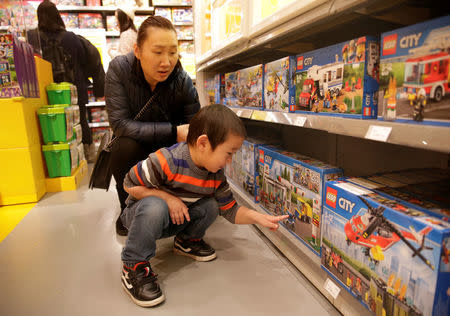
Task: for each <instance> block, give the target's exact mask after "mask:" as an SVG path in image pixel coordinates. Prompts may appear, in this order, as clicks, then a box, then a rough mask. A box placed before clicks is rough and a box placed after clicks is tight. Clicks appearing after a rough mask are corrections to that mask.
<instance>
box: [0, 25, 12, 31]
mask: <svg viewBox="0 0 450 316" xmlns="http://www.w3.org/2000/svg"><path fill="white" fill-rule="evenodd" d="M9 27H10V26H7V25H5V26H0V31H7V30H8V29H9Z"/></svg>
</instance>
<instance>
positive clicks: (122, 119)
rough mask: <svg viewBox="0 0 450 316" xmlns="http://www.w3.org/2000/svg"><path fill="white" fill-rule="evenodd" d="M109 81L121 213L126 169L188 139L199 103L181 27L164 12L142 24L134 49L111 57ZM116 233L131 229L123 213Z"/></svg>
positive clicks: (108, 100)
mask: <svg viewBox="0 0 450 316" xmlns="http://www.w3.org/2000/svg"><path fill="white" fill-rule="evenodd" d="M105 81H106V83H105V101H106V109H107V112H108V118H109V122H110V125H111V128H112V130H113V132H114V135H115V136H116V137H117V138H118V140H117V141H116V142H115V144H114V146H113V148H112V154H111V172H112V174H113V176H114V179H115V181H116V188H117V194H118V197H119V202H120V209H121V214H122V212H123V210H124V209H125V207H126V203H125V200H126V199H127V197H128V194H127V192H125V190H124V188H123V180H124V178H125V175H126V174H127V172H128V171H129V170H130V168H131V167H132V166H134V165H135V164H136V163H137V162H138V161H140V160H142V159H145V158H146V157H147V156H148V155H149V154H150V153H151V152H153V151H155V150H156V149H158V148H160V147H164V146H170V145H172V144H175V143H177V142H182V141H185V140H186V135H187V131H188V127H189V125H187V124H188V123H189V121H190V119H191V118H192V117H193V116H194V114H195V113H197V111H198V110H199V109H200V103H199V99H198V94H197V90H196V89H195V87H194V85H193V83H192V80H191V78H190V77H189V75H188V74H187V73H186V72H185V71H184V70H183V68H182V66H181V63H180V60H179V54H178V40H177V33H176V30H175V28H174V26H173V25H172V23H171V22H170V21H169V20H167V19H165V18H163V17H160V16H150V17H148V18H147V19H146V20H145V21H144V22H143V23H142V25H141V27H140V28H139V31H138V35H137V41H136V44H135V45H134V51H133V52H132V53H129V54H127V55H120V56H117V57H116V58H114V59H113V60H112V61H111V62H110V64H109V68H108V71H107V73H106V80H105ZM155 93H156V94H157V97H155V100H154V102H153V103H152V104H151V105H150V107H149V108H148V109H147V110H146V112H145V113H144V115H143V116H142V118H141V120H140V121H134V120H133V118H134V117H135V116H136V115H137V114H138V113H139V111H140V110H141V109H142V108H143V107H144V106H145V104H146V103H147V101H148V100H149V99H150V97H151V96H152V95H154V94H155ZM116 232H117V233H118V234H119V235H126V234H127V229H126V228H125V227H124V226H123V224H122V220H121V217H120V216H119V217H118V218H117V221H116Z"/></svg>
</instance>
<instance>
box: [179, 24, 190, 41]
mask: <svg viewBox="0 0 450 316" xmlns="http://www.w3.org/2000/svg"><path fill="white" fill-rule="evenodd" d="M175 29H176V30H177V36H178V39H179V40H184V39H187V40H191V39H193V38H194V27H192V26H175Z"/></svg>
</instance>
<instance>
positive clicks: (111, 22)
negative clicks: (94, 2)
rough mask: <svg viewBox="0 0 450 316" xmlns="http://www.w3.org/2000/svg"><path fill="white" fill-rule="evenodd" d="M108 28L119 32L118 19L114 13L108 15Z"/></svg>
mask: <svg viewBox="0 0 450 316" xmlns="http://www.w3.org/2000/svg"><path fill="white" fill-rule="evenodd" d="M106 30H107V31H116V32H119V24H117V19H116V17H115V16H114V15H107V16H106Z"/></svg>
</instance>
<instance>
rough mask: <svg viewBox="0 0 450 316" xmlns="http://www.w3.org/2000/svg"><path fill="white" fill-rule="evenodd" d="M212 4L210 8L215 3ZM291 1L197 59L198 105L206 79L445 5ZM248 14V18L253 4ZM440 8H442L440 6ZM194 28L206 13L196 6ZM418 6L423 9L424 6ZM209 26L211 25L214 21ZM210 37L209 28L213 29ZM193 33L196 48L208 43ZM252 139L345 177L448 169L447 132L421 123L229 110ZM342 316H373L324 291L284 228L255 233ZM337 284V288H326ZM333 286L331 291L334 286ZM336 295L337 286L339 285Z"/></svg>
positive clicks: (318, 272) (308, 257) (312, 259)
mask: <svg viewBox="0 0 450 316" xmlns="http://www.w3.org/2000/svg"><path fill="white" fill-rule="evenodd" d="M213 2H214V1H213ZM299 2H300V1H297V2H295V4H294V5H291V6H289V8H288V9H287V10H285V11H286V12H281V13H280V15H273V16H269V17H268V18H266V19H263V20H261V21H259V22H258V23H255V24H254V25H253V26H252V25H251V26H250V28H249V33H248V34H247V38H246V40H244V41H240V40H237V41H235V42H230V43H227V46H226V47H218V48H214V47H213V48H212V49H210V50H209V51H206V52H205V51H202V52H201V54H200V53H198V54H197V55H196V66H197V80H198V82H200V84H198V85H197V90H198V92H199V96H200V100H201V103H202V104H208V103H209V102H208V94H207V92H206V89H205V87H204V85H203V82H204V81H205V79H212V78H213V76H214V75H215V74H219V73H227V72H232V71H236V70H238V69H242V68H246V67H249V66H253V65H257V64H264V63H268V62H271V61H273V60H277V59H279V58H282V57H286V56H289V55H295V54H300V53H303V52H307V51H311V50H314V49H318V48H322V47H326V46H329V45H333V44H336V43H340V42H344V41H346V40H349V39H352V38H356V37H358V36H364V35H371V34H372V35H376V34H380V33H382V32H386V31H389V30H393V29H397V28H400V27H403V26H407V25H411V24H414V23H418V22H421V21H425V20H429V19H431V18H434V17H437V16H440V15H445V14H448V12H443V11H442V3H432V2H423V3H422V2H421V3H420V4H418V3H417V2H414V1H409V0H393V1H382V0H360V1H359V0H334V1H323V0H318V1H309V2H308V4H307V5H306V6H302V5H301V4H299ZM249 3H250V8H249V12H248V14H249V15H251V14H253V13H254V12H252V7H251V5H252V4H251V3H252V2H251V1H249ZM440 5H441V6H440ZM196 6H197V7H194V9H195V13H196V21H197V22H196V23H200V22H199V21H201V19H202V17H201V16H200V17H199V16H198V15H197V13H198V12H199V13H200V14H207V13H208V10H207V9H206V10H205V8H203V7H202V5H199V3H198V2H197V3H196ZM421 6H423V7H421ZM211 21H212V22H211V23H214V20H213V19H212V20H211ZM211 30H213V28H212V27H211ZM200 35H201V34H198V33H197V34H196V36H195V42H196V48H198V47H201V44H202V42H201V41H202V40H203V39H204V38H205V36H203V37H202V36H200ZM232 110H233V111H234V112H235V113H236V114H237V115H238V116H240V117H241V118H243V122H244V124H245V125H246V127H247V132H248V134H249V136H252V137H260V138H262V139H268V140H269V141H274V142H275V143H276V144H279V145H282V146H284V147H285V149H287V150H290V151H295V152H298V153H301V154H305V155H307V156H311V157H314V158H317V159H320V160H323V161H325V162H327V163H330V164H333V165H337V166H339V167H342V168H343V169H344V172H345V173H346V175H348V176H358V175H368V174H373V173H376V172H385V171H395V170H402V169H408V168H421V167H437V168H448V166H449V161H450V159H449V158H450V156H449V154H450V127H446V126H433V125H427V124H426V123H402V122H400V121H394V122H390V121H383V120H361V119H354V118H344V117H339V116H330V115H321V114H316V113H312V112H305V113H301V114H297V113H283V112H273V111H261V110H254V109H248V108H232ZM231 187H232V190H233V191H234V192H235V194H236V196H237V198H238V202H240V203H241V204H243V205H246V206H248V207H251V208H254V209H256V210H257V211H259V212H264V211H263V210H262V208H261V207H259V205H258V204H255V203H254V201H253V198H251V197H250V196H249V195H248V194H247V193H246V192H244V191H243V190H242V189H240V187H238V186H236V185H233V184H231ZM259 229H260V230H261V231H262V232H263V233H264V235H266V236H267V238H269V239H270V240H271V241H272V242H273V243H274V245H275V246H277V247H278V249H279V250H280V251H281V252H282V253H283V254H284V255H285V256H286V257H287V258H288V259H289V260H290V261H291V262H292V263H293V264H294V265H295V266H296V267H297V268H298V269H299V270H300V271H301V272H302V273H303V274H304V275H305V276H306V277H307V278H308V279H309V281H310V282H311V283H312V284H313V285H314V286H315V287H316V288H317V289H318V290H319V291H320V292H321V293H322V294H323V295H324V296H326V297H327V298H328V299H329V300H330V302H332V303H333V305H334V306H335V307H336V308H337V309H338V310H339V311H340V312H341V313H342V314H343V315H371V314H370V312H368V310H366V309H365V308H364V307H363V306H362V305H361V304H360V303H359V302H358V301H357V300H355V299H354V298H353V297H352V296H351V295H350V294H349V293H348V292H347V291H346V290H345V289H342V288H341V290H340V292H339V294H338V295H337V297H336V298H334V297H333V296H332V295H331V293H330V292H329V290H330V288H329V284H328V283H327V285H325V282H327V280H328V279H330V277H329V276H328V274H327V273H326V272H325V271H324V270H323V269H322V268H321V267H320V258H318V257H316V256H315V255H314V254H313V253H312V252H311V251H310V250H309V249H308V248H307V247H306V246H304V245H303V244H302V243H301V242H299V241H298V240H297V239H296V238H295V237H293V236H292V234H291V233H290V232H289V231H287V230H286V229H284V228H283V227H281V228H280V229H279V231H277V232H271V231H269V230H266V229H264V228H259ZM331 282H332V283H334V284H336V282H334V281H331ZM331 286H332V285H331ZM338 287H339V288H340V286H338Z"/></svg>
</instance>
